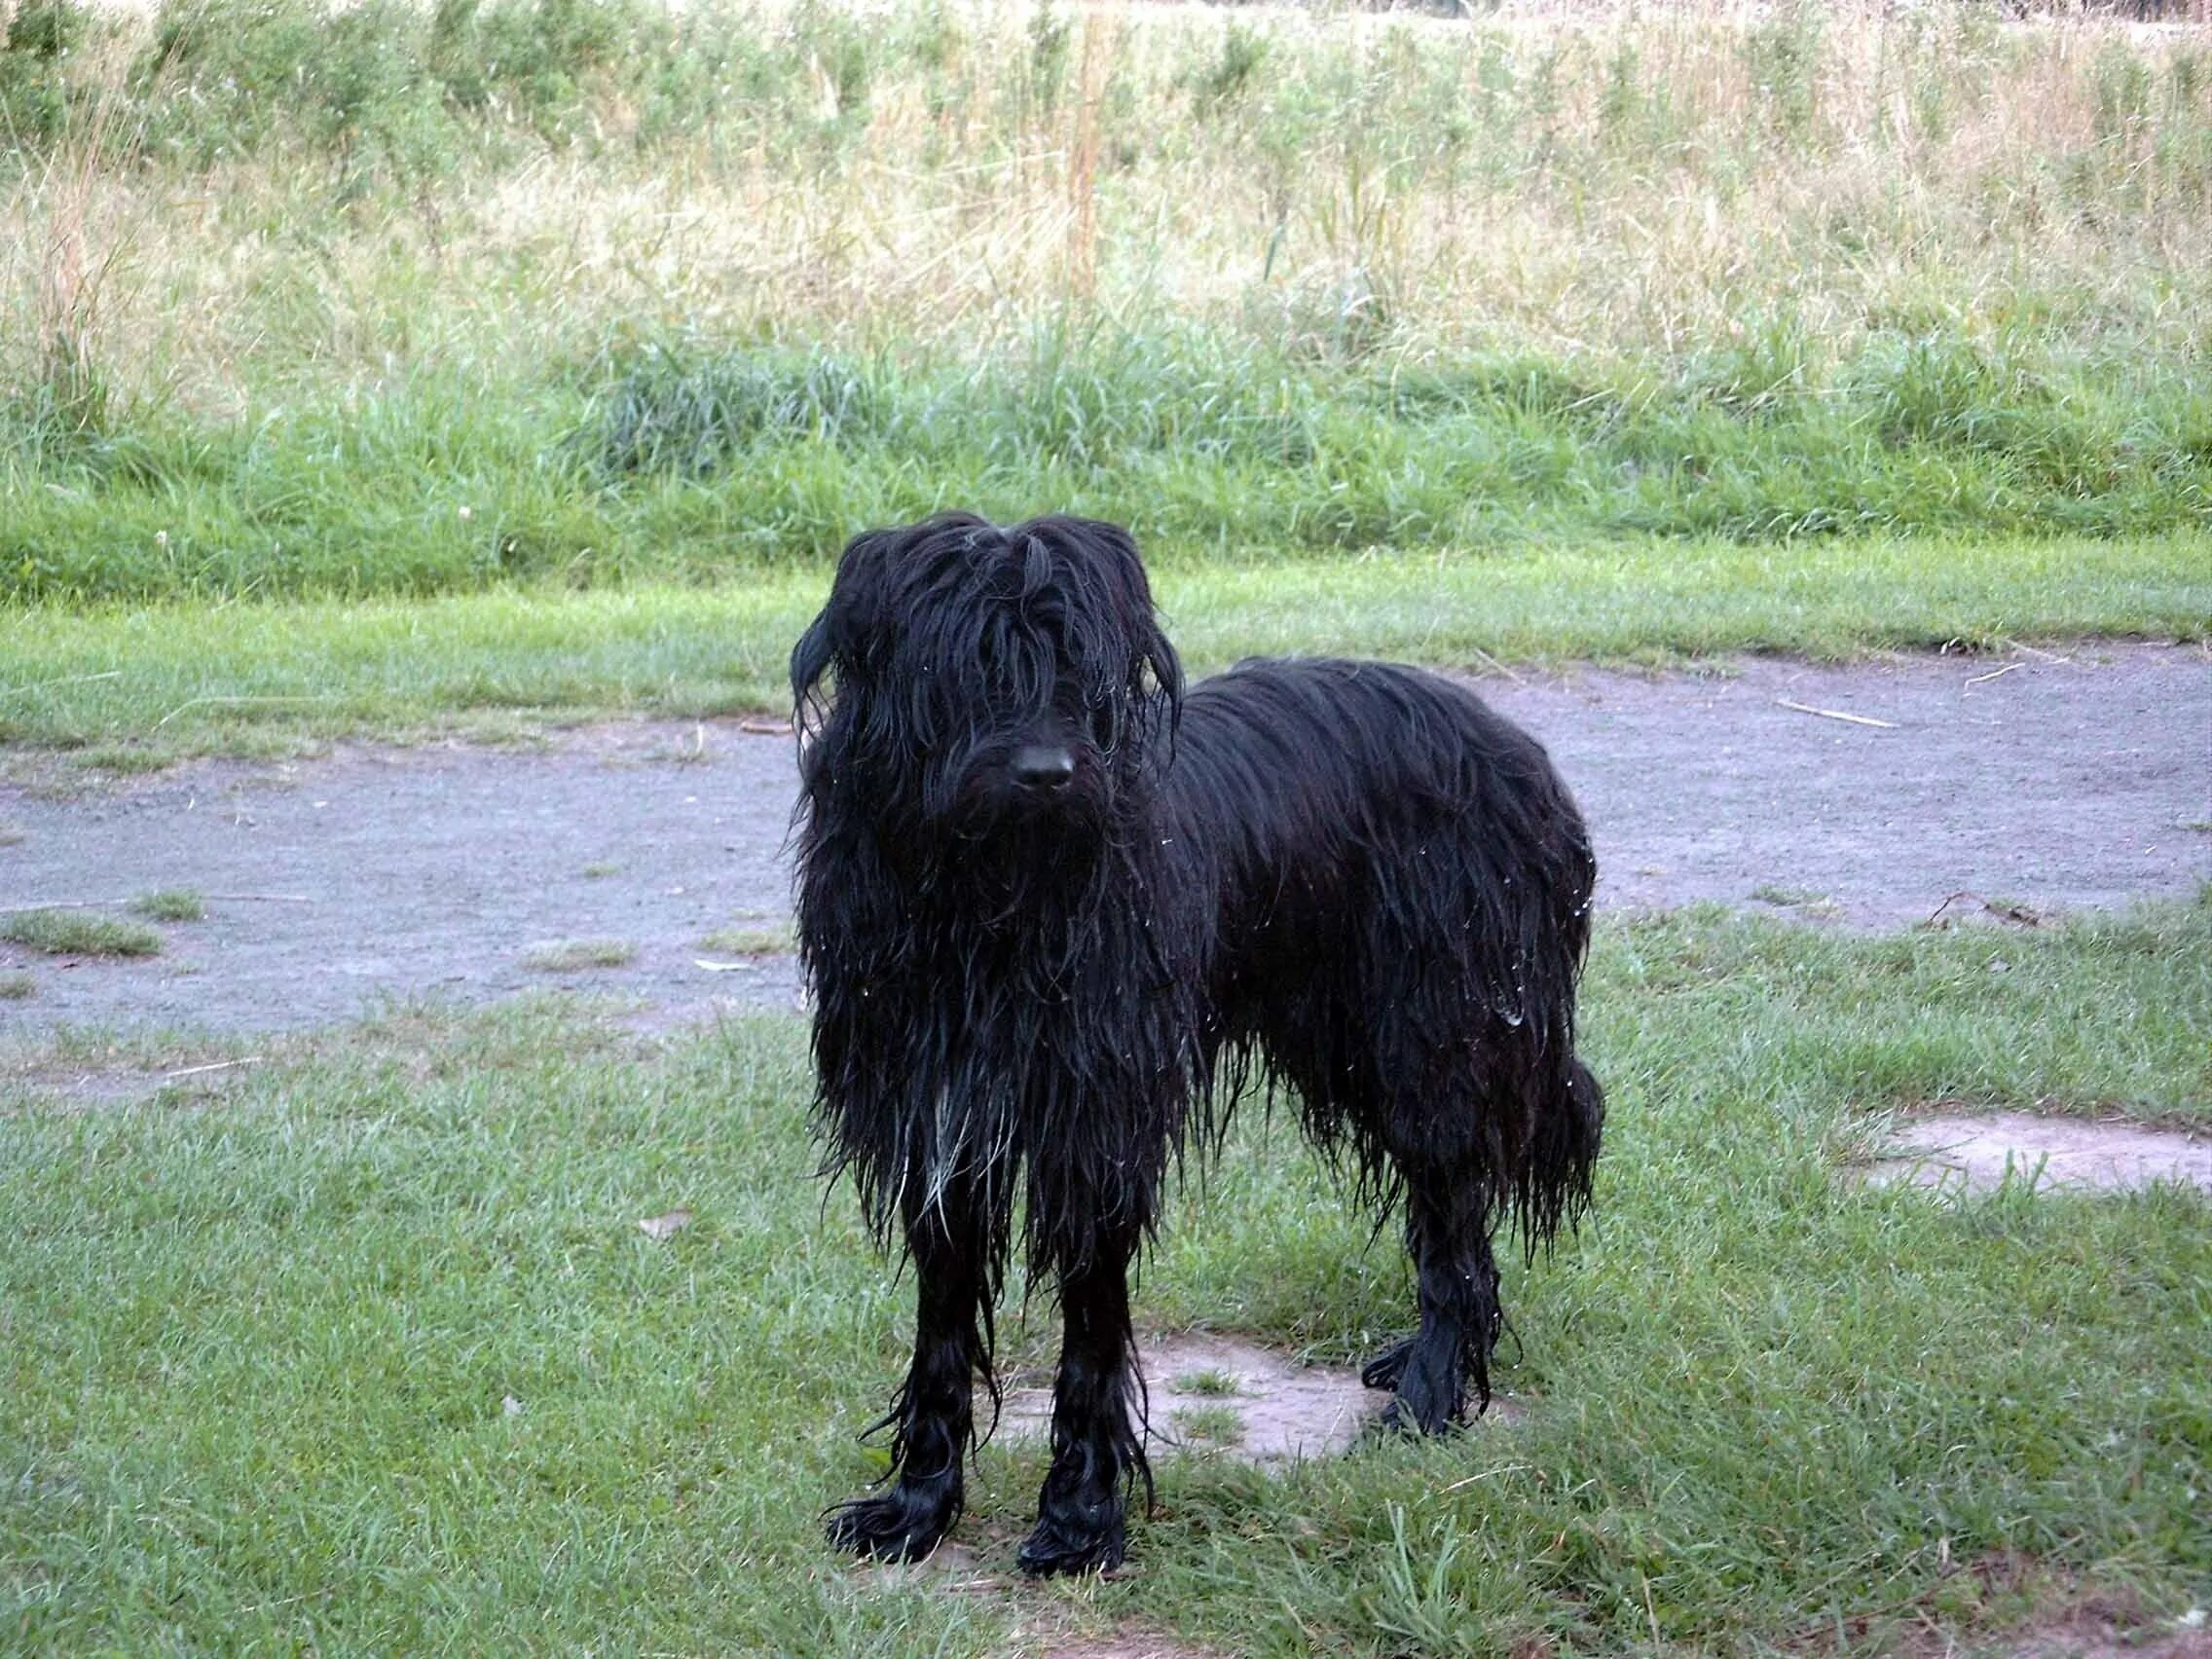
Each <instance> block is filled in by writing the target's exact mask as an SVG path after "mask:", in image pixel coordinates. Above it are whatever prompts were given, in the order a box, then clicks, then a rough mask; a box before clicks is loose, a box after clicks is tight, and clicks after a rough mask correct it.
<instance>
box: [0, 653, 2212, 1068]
mask: <svg viewBox="0 0 2212 1659" xmlns="http://www.w3.org/2000/svg"><path fill="white" fill-rule="evenodd" d="M1480 689H1481V690H1482V693H1483V695H1485V696H1486V697H1488V698H1489V699H1491V700H1492V701H1493V703H1494V704H1495V705H1496V706H1497V707H1499V708H1500V709H1501V710H1503V711H1504V712H1506V713H1507V714H1509V715H1511V716H1512V717H1514V718H1515V719H1519V720H1521V721H1522V722H1523V723H1525V724H1526V725H1528V726H1529V727H1530V728H1531V729H1532V730H1534V731H1535V732H1536V733H1537V734H1538V735H1539V736H1541V737H1542V738H1543V739H1544V740H1545V742H1546V743H1547V744H1548V745H1549V746H1550V748H1551V751H1552V754H1553V756H1554V757H1555V759H1556V760H1557V761H1558V763H1559V765H1560V767H1561V769H1562V770H1563V771H1564V772H1565V773H1566V775H1567V778H1568V780H1569V782H1570V783H1571V784H1572V785H1573V787H1574V789H1575V791H1576V793H1577V794H1578V795H1579V796H1580V798H1581V800H1582V802H1583V805H1584V807H1585V809H1586V811H1587V812H1588V814H1589V816H1590V819H1591V822H1592V825H1593V827H1594V830H1595V833H1596V836H1597V840H1598V850H1599V858H1600V863H1601V866H1602V869H1603V881H1602V886H1601V892H1600V897H1601V900H1602V901H1603V902H1604V903H1607V904H1611V905H1614V906H1623V905H1626V906H1641V907H1650V906H1660V905H1674V904H1681V903H1691V902H1696V901H1717V902H1719V903H1725V904H1733V905H1739V906H1744V907H1747V908H1758V909H1768V910H1772V911H1774V912H1775V913H1786V914H1792V915H1797V916H1800V917H1806V918H1811V919H1816V920H1822V921H1825V922H1830V923H1841V924H1844V925H1856V926H1869V927H1886V926H1898V925H1908V924H1911V923H1916V922H1920V921H1924V920H1926V919H1927V918H1928V917H1929V916H1931V915H1932V914H1934V913H1935V912H1936V910H1938V909H1939V908H1942V907H1943V906H1944V904H1945V902H1946V900H1949V901H1950V908H1949V910H1948V911H1947V912H1946V913H1947V914H1949V915H1953V916H1958V915H1967V914H1982V913H1985V912H1984V910H1983V902H1984V901H1991V900H1995V901H2003V902H2011V903H2022V904H2026V905H2028V906H2031V907H2033V908H2035V909H2037V910H2039V911H2041V910H2067V909H2075V908H2082V907H2088V906H2102V905H2115V904H2120V903H2124V902H2126V901H2128V900H2129V899H2132V898H2134V897H2137V896H2139V895H2156V894H2168V895H2171V894H2182V893H2187V892H2190V891H2192V890H2194V887H2195V885H2196V884H2197V883H2199V882H2201V881H2203V880H2205V879H2207V878H2208V877H2212V656H2208V655H2207V653H2206V652H2205V651H2204V650H2203V649H2202V648H2200V647H2195V646H2173V645H2083V646H2081V647H2078V648H2075V649H2073V650H2071V651H2069V652H2067V653H2064V654H2062V655H2061V654H2054V653H2046V652H2035V653H2023V654H2020V655H2017V656H2013V657H2006V658H1987V657H1979V658H1943V657H1905V658H1896V659H1889V660H1884V661H1879V662H1875V663H1870V664H1861V665H1856V666H1851V667H1840V668H1838V667H1813V666H1808V665H1805V664H1802V663H1795V662H1788V661H1781V660H1772V659H1754V660H1750V661H1740V662H1735V663H1731V664H1728V665H1725V667H1724V668H1722V669H1717V670H1715V671H1713V672H1708V673H1702V674H1694V675H1693V674H1670V675H1639V674H1625V673H1615V672H1601V671H1595V670H1584V671H1579V672H1574V673H1569V674H1564V675H1557V676H1545V677H1542V678H1535V677H1529V678H1524V679H1506V678H1491V679H1487V680H1484V681H1482V682H1480ZM1793 704H1794V705H1801V706H1800V707H1791V706H1790V705H1793ZM1811 710H1825V711H1827V713H1826V714H1822V713H1812V712H1808V711H1811ZM1834 715H1852V716H1856V717H1859V718H1860V719H1861V720H1866V721H1880V722H1885V723H1881V724H1868V723H1859V721H1855V720H1844V719H1834V718H1831V717H1832V716H1834ZM753 723H757V722H753ZM793 776H794V774H793V744H792V741H791V739H790V738H789V737H788V736H780V735H773V734H760V733H753V732H748V731H746V730H744V729H742V728H741V726H740V725H739V724H738V723H737V722H734V721H732V722H708V723H707V724H705V725H694V724H689V723H684V724H673V723H668V722H651V721H636V722H623V723H617V724H605V725H598V726H592V727H587V728H582V729H578V730H571V731H562V732H555V733H552V734H550V735H549V736H548V738H547V740H546V741H545V742H544V743H543V744H542V745H541V746H536V747H529V748H481V747H468V746H464V745H451V746H444V745H432V746H424V747H414V748H389V747H382V746H368V745H361V746H348V747H344V748H341V749H338V750H336V751H334V752H332V753H330V754H328V755H326V756H319V757H315V758H311V759H305V760H299V761H295V762H291V763H287V764H276V765H272V764H246V763H240V762H228V761H223V762H216V761H210V762H196V763H193V764H190V765H186V766H181V767H178V768H176V769H174V770H171V771H169V772H166V773H163V774H160V775H157V776H154V777H150V778H144V779H138V780H132V781H125V782H119V783H114V784H100V785H97V786H94V787H91V788H86V789H81V790H77V791H74V792H72V793H68V794H65V795H54V794H49V793H42V792H40V791H37V790H34V789H31V788H27V787H25V786H22V785H20V784H18V785H5V786H0V843H6V844H0V909H15V908H20V907H24V906H29V905H35V904H41V903H63V902H84V901H96V900H110V899H128V898H130V897H132V896H135V895H138V894H142V893H146V892H149V891H153V890H156V889H167V888H190V889H194V890H197V891H198V892H199V893H201V894H202V895H203V897H204V899H205V903H206V909H207V915H206V917H205V919H204V920H202V921H199V922H191V923H178V924H173V925H165V926H164V927H163V928H162V932H163V935H164V939H165V944H164V949H163V951H162V953H161V954H160V955H159V956H156V957H152V958H148V959H144V960H138V961H107V960H95V959H86V958H71V957H52V956H39V955H34V954H33V953H31V952H28V951H25V950H22V949H20V948H18V947H16V946H12V945H6V944H0V972H4V973H11V974H13V973H17V972H21V973H27V974H28V975H29V976H30V978H31V980H32V986H33V989H32V994H31V995H30V996H28V997H25V998H22V999H20V1000H14V1001H0V1033H5V1032H9V1031H15V1032H18V1033H20V1032H26V1031H36V1030H41V1029H46V1028H50V1027H53V1026H55V1025H59V1024H65V1023H72V1024H96V1025H113V1026H138V1027H143V1026H162V1025H175V1026H184V1027H198V1028H203V1029H209V1028H211V1029H216V1030H256V1029H276V1028H295V1027H302V1026H312V1025H320V1024H327V1023H329V1022H332V1021H336V1020H341V1019H345V1018H348V1017H350V1016H352V1015H354V1014H357V1013H359V1012H360V1011H361V1010H362V1009H363V1008H364V1007H365V1006H372V1005H374V1004H375V1003H376V1002H377V1001H379V1000H380V999H385V998H389V997H394V996H398V997H408V996H415V995H423V994H428V995H436V996H446V997H454V998H460V999H462V1000H467V1001H485V1000H491V999H496V998H500V997H506V996H510V995H513V994H515V993H517V992H519V991H523V990H525V989H528V988H531V987H534V986H543V985H549V984H560V985H569V986H579V987H589V988H591V989H594V990H601V991H608V992H613V993H616V994H618V995H621V996H625V997H629V998H634V999H636V1000H637V1001H638V1003H639V1005H640V1007H641V1011H642V1012H643V1013H644V1014H646V1016H648V1017H651V1018H656V1019H658V1018H667V1019H682V1018H688V1017H692V1016H695V1015H698V1014H706V1013H709V1012H712V1011H713V1010H715V1009H717V1008H723V1007H734V1008H750V1009H756V1008H775V1009H789V1008H792V1007H793V1005H794V1004H795V1002H796V1000H797V997H798V994H799V984H798V976H797V972H796V968H795V965H794V964H793V961H792V959H791V958H790V956H789V955H788V954H778V953H771V954H766V955H759V956H754V955H748V954H746V951H745V950H743V949H740V948H739V947H738V944H737V943H736V942H735V941H731V940H723V941H721V942H720V943H719V944H715V943H708V942H704V941H705V940H707V939H708V936H709V935H710V934H712V933H714V932H716V931H717V930H728V929H737V930H741V931H748V932H755V933H762V932H774V931H776V930H780V929H781V927H782V926H783V924H784V921H785V918H786V917H787V916H788V912H789V903H790V876H789V869H788V866H787V865H786V863H785V861H784V851H783V849H784V840H785V834H786V830H787V828H788V824H789V820H790V814H791V807H792V800H793ZM11 837H14V838H13V839H11ZM1962 893H1963V894H1970V895H1972V897H1969V898H1953V896H1954V895H1959V894H1962ZM578 940H604V941H613V942H615V943H618V944H620V945H622V946H624V947H626V948H627V949H628V951H629V952H630V953H631V954H630V956H629V959H628V961H627V962H626V963H625V964H623V965H621V966H616V967H607V968H598V969H591V970H586V971H581V972H568V973H561V972H553V971H549V970H547V969H545V968H543V967H535V966H533V965H532V962H533V954H532V953H533V949H534V947H538V946H543V945H546V944H549V943H553V942H558V941H578ZM760 942H762V941H760V940H747V941H744V943H745V944H746V946H748V947H751V948H756V947H757V946H758V944H759V943H760ZM701 963H714V964H720V965H722V966H721V967H720V968H719V969H718V968H709V967H702V966H700V964H701ZM733 964H734V966H732V965H733Z"/></svg>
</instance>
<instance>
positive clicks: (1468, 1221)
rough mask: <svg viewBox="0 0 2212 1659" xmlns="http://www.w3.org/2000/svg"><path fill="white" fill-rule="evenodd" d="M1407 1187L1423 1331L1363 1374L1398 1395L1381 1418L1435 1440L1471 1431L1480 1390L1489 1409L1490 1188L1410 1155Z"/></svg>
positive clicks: (1493, 1269)
mask: <svg viewBox="0 0 2212 1659" xmlns="http://www.w3.org/2000/svg"><path fill="white" fill-rule="evenodd" d="M1396 1162H1397V1164H1398V1170H1399V1174H1400V1177H1401V1179H1402V1180H1403V1182H1404V1185H1405V1201H1406V1246H1407V1248H1408V1249H1409V1250H1410V1251H1411V1252H1412V1254H1413V1258H1414V1270H1415V1272H1416V1274H1417V1275H1418V1278H1419V1300H1420V1328H1419V1331H1418V1332H1416V1333H1415V1335H1414V1336H1413V1337H1412V1338H1410V1339H1409V1340H1408V1341H1406V1342H1403V1343H1400V1344H1399V1345H1398V1346H1396V1347H1394V1348H1391V1349H1389V1350H1388V1351H1387V1352H1385V1353H1383V1354H1382V1355H1380V1356H1379V1357H1378V1358H1376V1359H1375V1360H1374V1361H1373V1362H1372V1363H1370V1364H1369V1365H1368V1367H1367V1369H1366V1370H1365V1371H1363V1372H1362V1373H1361V1374H1360V1377H1361V1381H1363V1382H1364V1383H1367V1385H1368V1386H1369V1387H1371V1388H1393V1389H1395V1390H1396V1391H1397V1398H1396V1399H1394V1400H1392V1401H1391V1402H1390V1405H1389V1408H1388V1409H1387V1410H1386V1411H1385V1412H1384V1413H1383V1422H1384V1423H1385V1424H1386V1425H1387V1426H1390V1427H1393V1428H1404V1429H1411V1430H1416V1431H1419V1432H1420V1433H1423V1434H1436V1433H1440V1432H1442V1431H1443V1430H1444V1429H1446V1428H1448V1427H1450V1426H1451V1425H1452V1424H1454V1423H1456V1422H1460V1421H1463V1420H1464V1419H1465V1412H1466V1392H1467V1387H1468V1385H1469V1384H1470V1383H1472V1384H1473V1386H1474V1389H1475V1393H1476V1396H1477V1400H1478V1409H1480V1407H1481V1406H1487V1405H1489V1404H1490V1356H1491V1353H1492V1351H1493V1349H1494V1348H1495V1347H1496V1346H1497V1333H1498V1328H1499V1326H1500V1324H1501V1323H1502V1322H1503V1315H1502V1314H1501V1312H1500V1310H1499V1307H1498V1299H1497V1263H1496V1260H1495V1258H1494V1257H1493V1255H1492V1253H1491V1227H1492V1220H1491V1204H1490V1199H1489V1196H1488V1192H1487V1190H1486V1187H1485V1184H1484V1183H1483V1182H1482V1181H1481V1180H1480V1179H1477V1178H1473V1175H1472V1171H1470V1170H1469V1169H1467V1168H1466V1167H1465V1166H1463V1165H1456V1164H1454V1163H1451V1162H1445V1161H1437V1160H1436V1159H1434V1158H1431V1157H1423V1156H1420V1155H1419V1154H1414V1153H1410V1152H1401V1153H1399V1154H1398V1155H1397V1157H1396Z"/></svg>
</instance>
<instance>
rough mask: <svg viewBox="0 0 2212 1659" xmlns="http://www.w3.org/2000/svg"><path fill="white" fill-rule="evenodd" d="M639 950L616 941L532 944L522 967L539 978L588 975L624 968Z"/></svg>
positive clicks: (636, 955)
mask: <svg viewBox="0 0 2212 1659" xmlns="http://www.w3.org/2000/svg"><path fill="white" fill-rule="evenodd" d="M637 957H638V947H637V946H636V945H634V944H631V943H629V942H627V941H626V940H618V939H564V940H550V941H548V942H546V943H544V944H534V945H532V946H531V947H530V948H529V949H528V950H526V951H524V952H523V953H522V965H523V966H524V967H525V968H528V969H530V970H532V971H533V972H534V973H538V974H587V973H590V972H592V971H593V970H594V969H599V968H627V967H628V966H629V965H630V964H631V963H632V962H634V961H636V960H637Z"/></svg>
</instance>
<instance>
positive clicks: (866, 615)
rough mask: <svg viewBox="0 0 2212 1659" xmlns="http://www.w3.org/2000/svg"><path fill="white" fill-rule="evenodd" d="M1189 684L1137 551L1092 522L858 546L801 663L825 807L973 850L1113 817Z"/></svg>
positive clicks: (799, 710) (915, 534) (978, 527)
mask: <svg viewBox="0 0 2212 1659" xmlns="http://www.w3.org/2000/svg"><path fill="white" fill-rule="evenodd" d="M1181 688H1182V675H1181V669H1180V667H1179V666H1178V664H1177V662H1176V660H1175V652H1174V650H1173V648H1172V647H1170V646H1169V645H1168V643H1167V640H1166V638H1165V636H1163V635H1162V634H1161V631H1160V625H1159V623H1158V621H1157V620H1156V619H1155V618H1154V615H1153V608H1152V592H1151V589H1150V588H1149V587H1148V586H1147V585H1146V582H1145V575H1144V566H1143V564H1142V563H1141V562H1140V561H1139V559H1138V558H1137V550H1136V544H1135V542H1133V541H1132V540H1130V538H1129V535H1128V533H1127V532H1126V531H1124V530H1121V529H1119V528H1117V527H1116V526H1114V525H1110V524H1101V523H1098V522H1096V521H1094V520H1089V519H1076V518H1056V517H1055V518H1039V519H1032V520H1030V521H1029V522H1028V523H1026V524H1018V525H1014V526H1013V527H1012V528H1009V529H1001V528H1000V527H998V526H996V525H993V524H990V523H988V522H986V521H985V520H983V519H979V518H977V517H975V516H973V515H972V514H967V513H952V514H947V515H945V516H943V517H941V518H935V519H931V520H930V521H928V522H927V523H925V524H918V525H911V526H908V527H905V528H903V529H899V530H882V531H875V532H872V533H870V534H868V535H862V536H860V537H858V538H856V539H855V540H854V541H853V542H852V544H851V545H850V546H848V547H847V548H846V549H845V552H844V556H843V557H842V558H841V559H839V560H838V562H837V575H836V580H835V582H834V584H833V585H832V586H831V588H830V602H829V604H828V605H826V606H825V607H824V608H823V610H822V614H821V615H820V616H818V617H816V618H815V620H814V624H813V626H812V627H810V628H808V629H807V631H806V633H805V634H804V636H802V637H801V638H800V640H799V642H798V645H797V646H796V648H795V649H793V652H792V695H793V700H794V702H795V704H796V714H797V721H798V724H799V728H800V730H801V732H802V733H803V734H804V736H805V737H806V739H807V740H808V749H807V758H806V761H805V773H806V783H807V789H808V793H809V796H810V797H811V798H813V799H814V801H815V802H816V804H817V806H818V807H819V806H820V805H821V804H822V799H823V792H824V791H826V790H831V789H834V790H835V792H836V793H838V795H839V796H840V798H841V799H842V800H843V801H844V802H845V803H846V804H847V805H848V806H853V805H857V806H858V807H860V809H861V810H864V811H866V812H867V813H869V814H870V815H871V816H872V817H874V818H875V819H876V821H877V822H878V823H879V824H882V825H884V826H887V827H893V828H907V829H911V830H916V831H919V832H926V833H933V834H934V833H942V832H950V833H953V834H957V835H960V836H963V837H967V838H972V839H983V838H987V837H990V836H993V835H996V834H1002V833H1007V832H1013V833H1017V834H1018V833H1021V832H1023V831H1025V830H1027V831H1030V832H1035V831H1038V830H1058V831H1062V832H1070V833H1080V832H1082V831H1083V830H1086V829H1087V828H1088V829H1093V830H1098V829H1104V828H1105V827H1107V826H1109V825H1111V824H1112V823H1113V822H1114V821H1115V818H1116V816H1117V813H1118V812H1119V811H1120V810H1121V809H1122V808H1123V807H1124V805H1125V804H1126V803H1127V801H1128V800H1129V799H1130V798H1131V797H1132V796H1133V795H1134V793H1136V792H1138V791H1140V790H1141V789H1142V788H1143V786H1144V781H1145V778H1146V775H1147V770H1148V768H1149V767H1150V766H1151V765H1152V764H1153V762H1154V759H1155V757H1156V754H1157V751H1158V748H1159V745H1158V744H1157V743H1156V739H1161V738H1162V737H1163V736H1164V735H1165V734H1166V733H1167V732H1168V731H1169V730H1170V729H1171V728H1172V726H1173V723H1174V719H1175V714H1176V710H1177V707H1178V699H1179V697H1180V695H1181Z"/></svg>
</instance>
